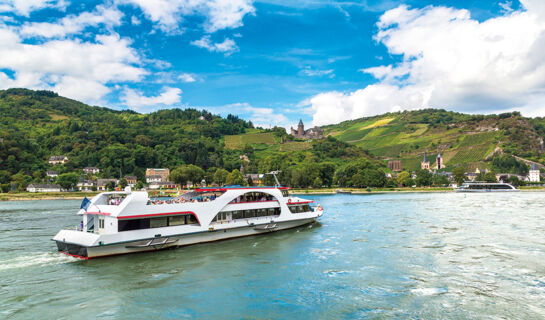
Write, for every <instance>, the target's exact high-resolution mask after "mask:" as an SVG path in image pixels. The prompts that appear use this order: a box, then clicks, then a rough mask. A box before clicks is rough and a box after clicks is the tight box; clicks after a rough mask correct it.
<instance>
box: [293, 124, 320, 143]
mask: <svg viewBox="0 0 545 320" xmlns="http://www.w3.org/2000/svg"><path fill="white" fill-rule="evenodd" d="M291 135H292V136H294V137H296V138H300V139H323V138H324V132H323V131H322V129H320V128H319V127H314V128H310V129H308V130H305V125H304V124H303V120H301V119H299V124H298V125H297V130H295V129H293V127H292V128H291Z"/></svg>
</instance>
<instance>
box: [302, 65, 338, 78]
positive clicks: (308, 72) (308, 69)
mask: <svg viewBox="0 0 545 320" xmlns="http://www.w3.org/2000/svg"><path fill="white" fill-rule="evenodd" d="M301 72H302V73H303V74H305V75H307V76H310V77H322V76H329V77H331V78H332V77H334V76H335V75H334V74H333V69H328V70H316V69H312V68H311V67H306V68H304V69H303V70H301Z"/></svg>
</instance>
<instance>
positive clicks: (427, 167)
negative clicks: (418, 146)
mask: <svg viewBox="0 0 545 320" xmlns="http://www.w3.org/2000/svg"><path fill="white" fill-rule="evenodd" d="M420 168H421V169H422V170H430V162H429V161H428V155H427V154H426V152H424V159H422V162H421V163H420Z"/></svg>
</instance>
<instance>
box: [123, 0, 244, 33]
mask: <svg viewBox="0 0 545 320" xmlns="http://www.w3.org/2000/svg"><path fill="white" fill-rule="evenodd" d="M118 3H120V4H123V3H128V4H133V5H136V6H138V7H140V9H141V10H142V11H143V12H144V14H145V15H146V17H147V18H148V19H149V20H151V21H153V22H155V23H157V24H158V25H159V27H160V28H161V30H163V31H166V32H174V31H176V30H178V29H179V24H180V23H181V22H182V21H183V17H184V16H189V15H202V16H205V17H206V21H205V23H204V28H205V30H206V31H207V32H209V33H212V32H215V31H217V30H222V29H232V28H237V27H240V26H242V19H243V18H244V16H245V15H247V14H254V12H255V8H254V7H253V5H252V0H118Z"/></svg>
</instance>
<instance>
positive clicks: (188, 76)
mask: <svg viewBox="0 0 545 320" xmlns="http://www.w3.org/2000/svg"><path fill="white" fill-rule="evenodd" d="M178 79H179V80H181V81H182V82H195V81H197V80H196V79H195V75H194V74H192V73H182V74H180V75H179V76H178Z"/></svg>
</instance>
